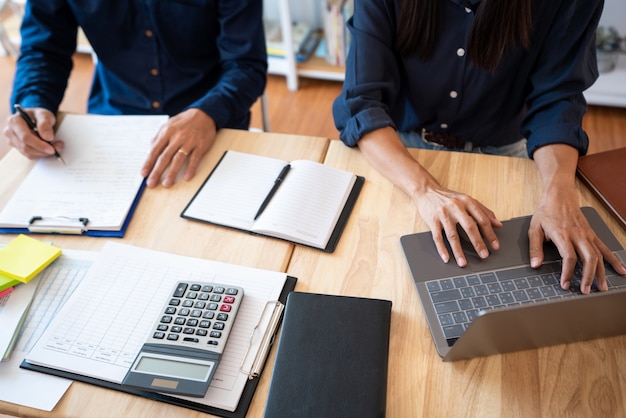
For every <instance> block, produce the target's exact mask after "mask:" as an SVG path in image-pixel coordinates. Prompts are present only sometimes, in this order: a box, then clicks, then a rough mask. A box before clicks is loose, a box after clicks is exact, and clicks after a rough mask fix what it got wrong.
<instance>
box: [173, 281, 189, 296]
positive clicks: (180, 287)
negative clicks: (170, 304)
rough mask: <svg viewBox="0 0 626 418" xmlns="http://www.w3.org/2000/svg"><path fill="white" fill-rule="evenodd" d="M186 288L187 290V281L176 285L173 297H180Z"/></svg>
mask: <svg viewBox="0 0 626 418" xmlns="http://www.w3.org/2000/svg"><path fill="white" fill-rule="evenodd" d="M186 290H187V283H179V284H178V286H176V290H174V297H176V298H179V297H182V296H183V295H184V294H185V291H186Z"/></svg>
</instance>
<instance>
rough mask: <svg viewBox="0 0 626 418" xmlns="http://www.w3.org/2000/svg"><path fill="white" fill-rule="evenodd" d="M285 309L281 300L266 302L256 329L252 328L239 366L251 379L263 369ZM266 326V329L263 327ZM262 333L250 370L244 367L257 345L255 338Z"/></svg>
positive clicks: (257, 375)
mask: <svg viewBox="0 0 626 418" xmlns="http://www.w3.org/2000/svg"><path fill="white" fill-rule="evenodd" d="M270 309H272V314H271V316H270V318H269V321H263V319H264V318H265V317H266V316H267V315H266V313H267V312H268V311H269V310H270ZM284 309H285V305H284V304H282V303H281V302H280V301H277V300H273V301H269V302H267V303H266V304H265V308H263V313H262V314H261V317H260V318H259V322H258V323H257V324H256V326H255V327H254V329H253V330H252V335H250V341H249V342H248V348H247V350H246V354H245V355H244V356H243V360H241V365H240V366H239V371H240V372H241V373H244V374H246V375H247V376H248V379H249V380H252V379H254V378H257V377H259V376H260V375H261V370H262V369H263V365H264V364H265V359H266V358H267V355H268V353H269V351H270V347H271V346H272V344H273V343H274V337H275V336H276V330H277V328H278V324H279V323H280V319H281V317H282V314H283V310H284ZM263 322H267V326H265V327H264V324H263ZM263 328H264V329H263ZM261 333H262V339H261V344H260V345H259V350H258V352H257V354H256V356H255V357H254V360H253V361H252V366H251V367H250V369H249V370H245V369H244V365H245V364H246V361H247V360H248V357H249V356H250V354H251V350H252V347H253V346H254V345H255V343H254V342H255V340H256V339H257V338H258V336H259V335H260V334H261Z"/></svg>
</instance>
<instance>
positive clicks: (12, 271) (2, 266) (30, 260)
mask: <svg viewBox="0 0 626 418" xmlns="http://www.w3.org/2000/svg"><path fill="white" fill-rule="evenodd" d="M60 255H61V249H60V248H57V247H55V246H54V245H50V244H46V243H44V242H41V241H39V240H37V239H34V238H31V237H29V236H27V235H23V234H22V235H18V236H17V237H16V238H15V239H13V240H12V241H11V242H10V243H9V244H8V245H6V246H5V247H4V248H2V249H0V273H2V274H4V275H5V276H8V277H11V278H13V279H16V280H19V281H20V282H23V283H28V282H29V281H30V280H31V279H32V278H33V277H35V276H36V275H37V273H39V272H40V271H41V270H43V269H44V268H46V267H47V266H48V265H49V264H50V263H52V262H53V261H54V260H56V259H57V257H59V256H60Z"/></svg>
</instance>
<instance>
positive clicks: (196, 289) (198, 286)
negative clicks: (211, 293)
mask: <svg viewBox="0 0 626 418" xmlns="http://www.w3.org/2000/svg"><path fill="white" fill-rule="evenodd" d="M201 288H202V286H200V285H199V284H192V285H191V286H189V290H193V291H194V292H197V291H198V290H200V289H201Z"/></svg>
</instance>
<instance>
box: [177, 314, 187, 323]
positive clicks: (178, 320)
mask: <svg viewBox="0 0 626 418" xmlns="http://www.w3.org/2000/svg"><path fill="white" fill-rule="evenodd" d="M186 321H187V320H186V319H185V318H181V317H180V316H179V317H177V318H176V319H175V320H174V323H175V324H176V325H185V322H186Z"/></svg>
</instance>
